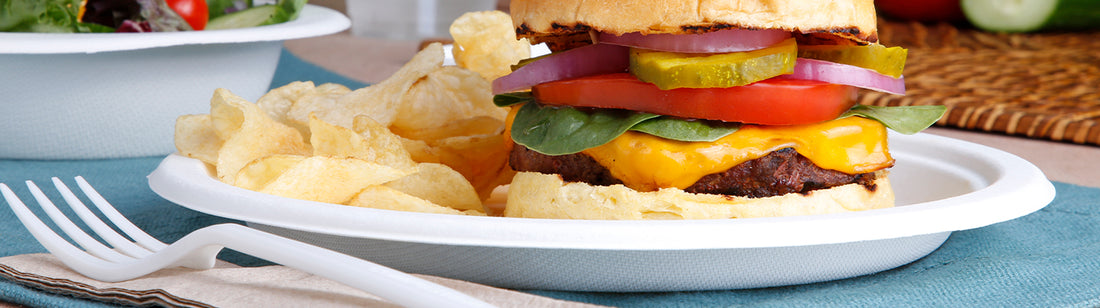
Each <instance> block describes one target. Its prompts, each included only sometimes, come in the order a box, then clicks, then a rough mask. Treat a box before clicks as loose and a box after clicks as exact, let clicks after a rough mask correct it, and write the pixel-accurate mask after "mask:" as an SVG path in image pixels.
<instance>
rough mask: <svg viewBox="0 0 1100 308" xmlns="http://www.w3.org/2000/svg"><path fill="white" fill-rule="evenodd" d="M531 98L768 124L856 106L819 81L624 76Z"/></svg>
mask: <svg viewBox="0 0 1100 308" xmlns="http://www.w3.org/2000/svg"><path fill="white" fill-rule="evenodd" d="M532 94H533V95H534V96H535V98H536V99H538V101H539V102H542V103H544V104H549V105H569V106H576V107H597V108H616V109H629V110H635V111H642V112H649V113H656V114H663V115H671V116H678V117H683V118H692V119H708V120H720V121H726V122H742V123H753V124H767V125H792V124H809V123H816V122H821V121H828V120H832V119H835V118H836V117H837V116H840V114H841V113H844V111H847V110H848V109H849V108H851V107H852V106H853V105H855V104H856V101H855V96H856V89H855V88H853V87H849V86H844V85H837V84H830V83H825V82H820V81H812V80H795V79H780V78H772V79H767V80H763V81H760V82H756V83H753V84H749V85H745V86H740V87H730V88H680V89H672V90H661V89H658V88H657V86H656V85H653V84H651V83H646V82H643V81H641V80H638V78H637V77H634V76H633V75H630V74H629V73H616V74H605V75H595V76H588V77H581V78H574V79H565V80H559V81H553V82H547V83H543V84H539V85H536V86H535V87H534V88H532Z"/></svg>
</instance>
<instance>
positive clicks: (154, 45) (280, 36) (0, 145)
mask: <svg viewBox="0 0 1100 308" xmlns="http://www.w3.org/2000/svg"><path fill="white" fill-rule="evenodd" d="M349 25H350V21H349V20H348V18H347V17H345V16H344V15H343V14H341V13H339V12H336V11H334V10H331V9H327V8H324V7H320V6H315V5H307V6H306V7H305V9H303V10H302V12H301V15H300V16H299V18H298V19H296V20H294V21H290V22H286V23H282V24H276V25H269V26H261V27H253V28H244V29H231V30H213V31H190V32H162V33H77V34H57V33H0V93H3V98H2V99H0V134H2V135H3V137H2V138H3V142H0V158H9V159H10V158H14V159H95V158H118V157H139V156H154V155H166V154H169V153H172V152H174V151H175V145H174V144H173V141H172V139H173V132H174V126H175V120H176V118H177V117H178V116H180V115H184V114H197V113H207V112H209V111H210V97H211V96H212V94H213V93H214V90H215V89H217V88H226V89H229V90H230V91H232V92H233V93H236V94H237V95H240V96H241V97H244V98H245V99H249V100H252V101H254V100H256V99H257V98H259V97H260V96H261V95H263V94H264V93H265V92H267V90H268V88H269V86H270V83H271V80H272V77H273V76H274V74H275V67H276V65H278V62H279V54H280V52H281V50H282V46H283V45H282V42H283V41H284V40H289V39H298V38H306V37H313V36H321V35H326V34H332V33H336V32H340V31H343V30H345V29H347V28H348V27H349Z"/></svg>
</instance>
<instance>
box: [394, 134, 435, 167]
mask: <svg viewBox="0 0 1100 308" xmlns="http://www.w3.org/2000/svg"><path fill="white" fill-rule="evenodd" d="M399 138H400V139H401V145H402V146H404V147H405V150H406V151H408V152H409V156H410V157H412V159H413V161H415V162H418V163H440V160H439V153H437V152H438V151H436V149H435V148H433V147H432V146H430V145H428V143H427V142H425V141H423V140H414V139H409V138H404V137H399Z"/></svg>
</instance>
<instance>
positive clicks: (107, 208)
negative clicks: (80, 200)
mask: <svg viewBox="0 0 1100 308" xmlns="http://www.w3.org/2000/svg"><path fill="white" fill-rule="evenodd" d="M76 185H77V186H78V187H80V190H81V191H84V194H85V195H87V196H88V199H89V200H92V204H95V206H96V207H97V208H99V212H100V213H103V216H106V217H107V219H110V220H111V222H112V223H114V224H115V226H116V227H118V228H119V230H122V232H123V233H126V235H127V236H129V237H130V238H132V239H134V241H136V242H137V243H138V244H141V245H142V246H144V247H145V248H146V249H149V250H151V251H159V250H161V249H164V248H165V247H168V244H165V243H164V242H161V241H160V240H157V239H156V238H154V237H152V236H150V235H149V233H145V231H142V230H141V228H138V227H137V226H135V225H134V223H133V222H130V220H129V219H126V216H122V213H119V212H118V210H116V209H115V207H114V206H112V205H111V203H109V202H107V199H104V198H103V196H102V195H100V194H99V192H98V191H96V190H95V188H92V185H91V184H88V181H86V180H84V177H82V176H77V177H76Z"/></svg>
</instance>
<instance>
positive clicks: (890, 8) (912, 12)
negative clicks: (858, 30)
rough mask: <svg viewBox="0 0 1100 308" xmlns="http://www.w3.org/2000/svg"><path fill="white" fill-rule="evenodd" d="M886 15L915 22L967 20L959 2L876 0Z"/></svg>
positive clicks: (879, 9) (878, 6)
mask: <svg viewBox="0 0 1100 308" xmlns="http://www.w3.org/2000/svg"><path fill="white" fill-rule="evenodd" d="M875 8H876V9H878V11H879V12H882V13H883V14H884V15H886V16H889V17H893V18H896V19H902V20H914V21H926V22H935V21H948V22H950V21H959V20H963V18H965V15H963V11H962V7H961V6H960V5H959V0H920V1H914V0H875Z"/></svg>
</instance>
